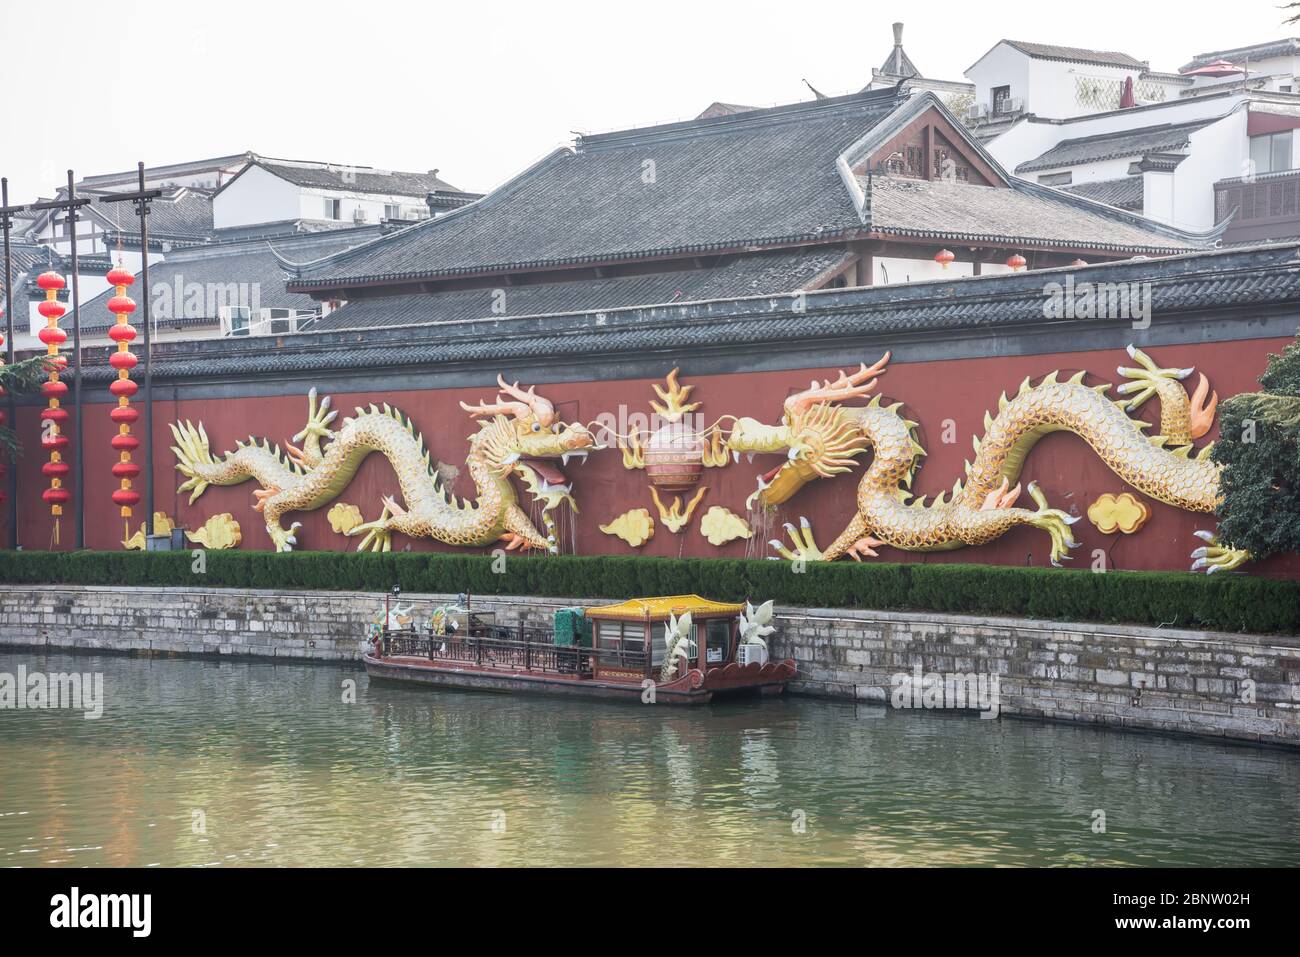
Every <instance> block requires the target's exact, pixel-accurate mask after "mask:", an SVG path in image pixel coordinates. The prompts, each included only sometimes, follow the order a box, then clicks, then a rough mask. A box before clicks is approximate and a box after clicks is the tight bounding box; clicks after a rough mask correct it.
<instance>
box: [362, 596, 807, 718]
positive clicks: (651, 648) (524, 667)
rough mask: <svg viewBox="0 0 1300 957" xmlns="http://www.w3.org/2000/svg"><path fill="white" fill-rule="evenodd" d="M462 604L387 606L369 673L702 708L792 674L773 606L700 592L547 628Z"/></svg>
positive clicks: (577, 616) (586, 613)
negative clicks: (776, 646)
mask: <svg viewBox="0 0 1300 957" xmlns="http://www.w3.org/2000/svg"><path fill="white" fill-rule="evenodd" d="M468 606H469V602H468V600H466V601H464V602H462V603H459V604H456V605H443V606H440V607H437V608H435V609H434V610H433V613H432V614H431V615H427V616H420V615H418V614H414V613H413V611H414V605H407V606H405V607H402V606H400V605H399V607H398V609H397V610H396V611H393V610H392V609H391V607H390V609H389V610H388V611H386V613H385V615H384V619H383V624H382V625H381V624H379V623H376V625H375V626H374V627H373V629H372V635H371V640H370V647H369V648H368V649H367V651H366V653H365V654H364V655H363V656H362V660H363V661H364V663H365V667H366V672H367V673H368V674H369V675H370V676H371V677H372V678H379V679H385V680H394V681H404V682H416V683H422V684H428V685H437V686H441V687H446V688H460V689H474V690H482V691H497V692H534V693H542V694H557V695H581V696H584V697H592V698H614V699H620V698H621V699H625V700H628V701H639V702H645V703H665V704H706V703H708V702H709V701H712V700H714V699H715V698H720V697H729V696H735V695H743V694H763V695H768V694H781V693H782V692H783V691H785V687H786V684H787V682H789V681H790V679H792V678H793V677H794V676H795V674H796V671H797V669H796V668H795V663H794V661H793V660H790V659H786V660H783V661H775V660H769V659H768V655H767V644H766V641H765V640H764V639H765V637H766V636H767V635H769V634H771V633H772V632H773V630H774V629H773V628H772V626H770V625H769V624H768V622H769V621H770V620H771V617H772V603H771V602H767V603H766V604H764V605H761V606H759V607H758V608H757V609H755V608H754V607H753V606H752V605H737V604H727V603H725V602H717V601H710V600H708V599H706V598H701V597H699V596H698V595H673V596H669V597H664V598H634V599H632V600H630V601H625V602H621V603H619V604H616V605H601V606H597V607H593V608H563V609H560V610H558V611H557V612H556V613H555V618H554V623H553V627H552V628H550V629H545V628H537V627H531V626H527V625H520V626H514V627H508V626H503V625H498V624H497V623H496V620H495V615H494V614H492V613H490V612H487V613H482V612H474V611H471V610H470V608H469V607H468Z"/></svg>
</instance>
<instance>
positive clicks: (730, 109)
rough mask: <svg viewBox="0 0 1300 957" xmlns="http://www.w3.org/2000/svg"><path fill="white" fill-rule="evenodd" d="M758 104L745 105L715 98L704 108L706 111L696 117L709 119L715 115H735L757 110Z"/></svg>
mask: <svg viewBox="0 0 1300 957" xmlns="http://www.w3.org/2000/svg"><path fill="white" fill-rule="evenodd" d="M756 109H758V107H756V106H745V105H744V104H742V103H723V102H722V101H720V100H715V101H714V102H712V103H710V104H709V105H708V106H706V107H705V108H704V111H703V112H702V113H700V115H699V116H697V117H696V119H697V120H707V119H710V118H712V117H715V116H735V115H736V114H737V113H748V112H749V111H750V110H756Z"/></svg>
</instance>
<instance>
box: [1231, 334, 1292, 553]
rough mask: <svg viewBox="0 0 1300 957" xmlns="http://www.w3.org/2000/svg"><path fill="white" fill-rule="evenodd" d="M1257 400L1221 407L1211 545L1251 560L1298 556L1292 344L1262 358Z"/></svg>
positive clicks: (1238, 399) (1248, 397)
mask: <svg viewBox="0 0 1300 957" xmlns="http://www.w3.org/2000/svg"><path fill="white" fill-rule="evenodd" d="M1259 384H1260V385H1261V386H1262V387H1263V391H1261V392H1250V393H1244V394H1242V395H1238V396H1233V397H1232V398H1231V399H1229V400H1228V401H1227V402H1225V403H1223V406H1222V411H1221V416H1220V422H1219V432H1220V436H1219V441H1218V442H1217V443H1215V446H1214V451H1213V452H1212V453H1211V457H1212V458H1213V459H1214V461H1216V462H1219V463H1221V464H1222V465H1223V476H1222V478H1221V479H1220V483H1219V485H1220V490H1221V491H1222V493H1223V497H1222V501H1221V502H1220V505H1219V509H1218V514H1219V537H1220V539H1221V540H1222V541H1224V542H1227V543H1230V544H1231V545H1232V546H1233V547H1234V548H1244V549H1247V550H1248V551H1249V552H1250V554H1251V556H1252V557H1254V558H1256V559H1262V558H1267V557H1268V556H1269V555H1276V554H1278V553H1282V552H1297V551H1300V341H1297V342H1294V343H1292V344H1291V345H1289V346H1287V347H1286V349H1285V350H1284V351H1283V352H1282V354H1281V355H1271V356H1269V357H1268V370H1267V371H1266V372H1265V373H1264V374H1263V375H1262V376H1260V379H1259Z"/></svg>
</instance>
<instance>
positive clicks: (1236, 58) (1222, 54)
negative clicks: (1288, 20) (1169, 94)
mask: <svg viewBox="0 0 1300 957" xmlns="http://www.w3.org/2000/svg"><path fill="white" fill-rule="evenodd" d="M1297 54H1300V39H1298V38H1296V37H1287V38H1286V39H1285V40H1270V41H1268V42H1266V43H1253V44H1251V45H1250V46H1244V47H1232V48H1231V49H1227V50H1215V51H1213V52H1212V53H1198V54H1196V56H1194V57H1192V58H1191V60H1189V61H1188V62H1187V63H1186V64H1184V65H1183V67H1182V69H1183V70H1195V69H1198V68H1200V67H1203V66H1205V65H1206V64H1207V63H1213V62H1214V61H1215V60H1227V61H1228V62H1229V63H1232V64H1236V65H1241V64H1242V63H1243V62H1244V61H1245V60H1247V59H1251V60H1263V59H1266V58H1268V57H1275V56H1295V55H1297Z"/></svg>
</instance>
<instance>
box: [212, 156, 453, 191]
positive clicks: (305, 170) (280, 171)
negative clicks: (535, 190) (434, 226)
mask: <svg viewBox="0 0 1300 957" xmlns="http://www.w3.org/2000/svg"><path fill="white" fill-rule="evenodd" d="M251 165H254V166H260V167H262V168H263V169H265V170H267V171H268V172H270V173H274V174H275V175H276V176H279V177H280V178H281V179H284V180H287V181H288V182H290V183H294V184H296V185H298V186H307V187H313V188H317V189H346V190H348V191H351V192H357V193H393V194H397V195H401V196H418V197H419V198H420V199H424V197H425V196H426V195H427V194H429V193H434V192H449V193H458V192H460V191H459V190H457V189H456V187H455V186H452V185H451V184H450V183H448V182H446V181H445V180H441V179H439V178H438V177H437V176H436V175H435V174H434V173H433V172H432V171H430V172H428V173H403V172H400V171H397V170H381V169H372V168H370V167H368V166H343V165H338V164H331V163H310V164H299V163H298V162H296V161H289V160H275V159H271V158H269V157H265V156H259V157H258V158H256V159H255V160H253V162H252V164H251ZM232 182H233V180H232Z"/></svg>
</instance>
